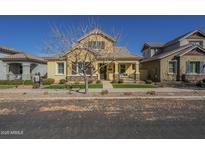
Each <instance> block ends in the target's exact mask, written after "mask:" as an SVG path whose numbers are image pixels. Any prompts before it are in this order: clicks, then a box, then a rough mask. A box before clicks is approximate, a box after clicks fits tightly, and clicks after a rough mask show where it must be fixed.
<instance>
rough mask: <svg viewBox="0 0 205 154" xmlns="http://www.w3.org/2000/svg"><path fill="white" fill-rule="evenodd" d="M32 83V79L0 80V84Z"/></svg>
mask: <svg viewBox="0 0 205 154" xmlns="http://www.w3.org/2000/svg"><path fill="white" fill-rule="evenodd" d="M23 84H25V85H31V84H32V81H31V80H0V85H23Z"/></svg>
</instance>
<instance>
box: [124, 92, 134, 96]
mask: <svg viewBox="0 0 205 154" xmlns="http://www.w3.org/2000/svg"><path fill="white" fill-rule="evenodd" d="M124 95H125V96H132V95H133V93H132V92H124Z"/></svg>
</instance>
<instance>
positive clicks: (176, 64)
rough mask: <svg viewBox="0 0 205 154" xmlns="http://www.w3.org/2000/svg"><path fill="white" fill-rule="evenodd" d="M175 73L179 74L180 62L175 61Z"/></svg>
mask: <svg viewBox="0 0 205 154" xmlns="http://www.w3.org/2000/svg"><path fill="white" fill-rule="evenodd" d="M174 67H175V68H174V73H175V74H177V70H178V62H177V61H175V66H174Z"/></svg>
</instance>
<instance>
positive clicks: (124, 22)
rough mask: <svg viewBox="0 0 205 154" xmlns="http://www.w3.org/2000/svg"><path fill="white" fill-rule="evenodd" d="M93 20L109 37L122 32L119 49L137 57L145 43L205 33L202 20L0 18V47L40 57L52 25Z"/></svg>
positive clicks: (179, 18) (198, 17)
mask: <svg viewBox="0 0 205 154" xmlns="http://www.w3.org/2000/svg"><path fill="white" fill-rule="evenodd" d="M91 18H94V19H95V20H96V21H97V22H98V23H99V25H100V26H101V27H102V29H103V30H104V31H105V32H107V33H110V32H111V29H112V28H113V27H115V29H117V30H118V31H120V32H121V35H122V37H121V39H120V41H119V43H118V45H119V46H126V47H127V48H128V49H129V50H130V51H132V52H134V53H136V54H137V55H140V54H141V53H140V49H141V48H142V46H143V43H144V42H162V43H164V42H167V41H169V40H171V39H173V38H175V37H177V36H178V35H181V34H183V33H186V32H188V31H191V30H193V29H195V28H199V29H202V30H205V22H204V21H205V16H69V15H68V16H0V20H1V24H0V45H4V46H8V47H11V48H16V49H17V50H22V51H27V52H29V53H32V54H35V55H43V51H42V50H41V49H42V45H43V41H44V40H46V38H47V37H48V35H49V33H50V27H51V25H68V26H69V25H78V24H81V23H85V22H87V21H88V20H89V19H91Z"/></svg>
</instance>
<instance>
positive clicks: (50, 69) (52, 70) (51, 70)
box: [47, 61, 66, 83]
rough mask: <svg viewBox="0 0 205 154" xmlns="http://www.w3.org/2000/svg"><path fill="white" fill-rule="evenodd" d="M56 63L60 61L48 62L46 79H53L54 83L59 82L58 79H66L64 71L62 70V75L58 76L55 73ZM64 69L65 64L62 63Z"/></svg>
mask: <svg viewBox="0 0 205 154" xmlns="http://www.w3.org/2000/svg"><path fill="white" fill-rule="evenodd" d="M57 62H62V61H48V65H47V67H48V78H52V79H55V82H56V83H57V82H59V80H60V79H66V69H65V68H64V75H58V74H57V71H56V68H57V67H56V65H57ZM64 67H66V66H65V62H64Z"/></svg>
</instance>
